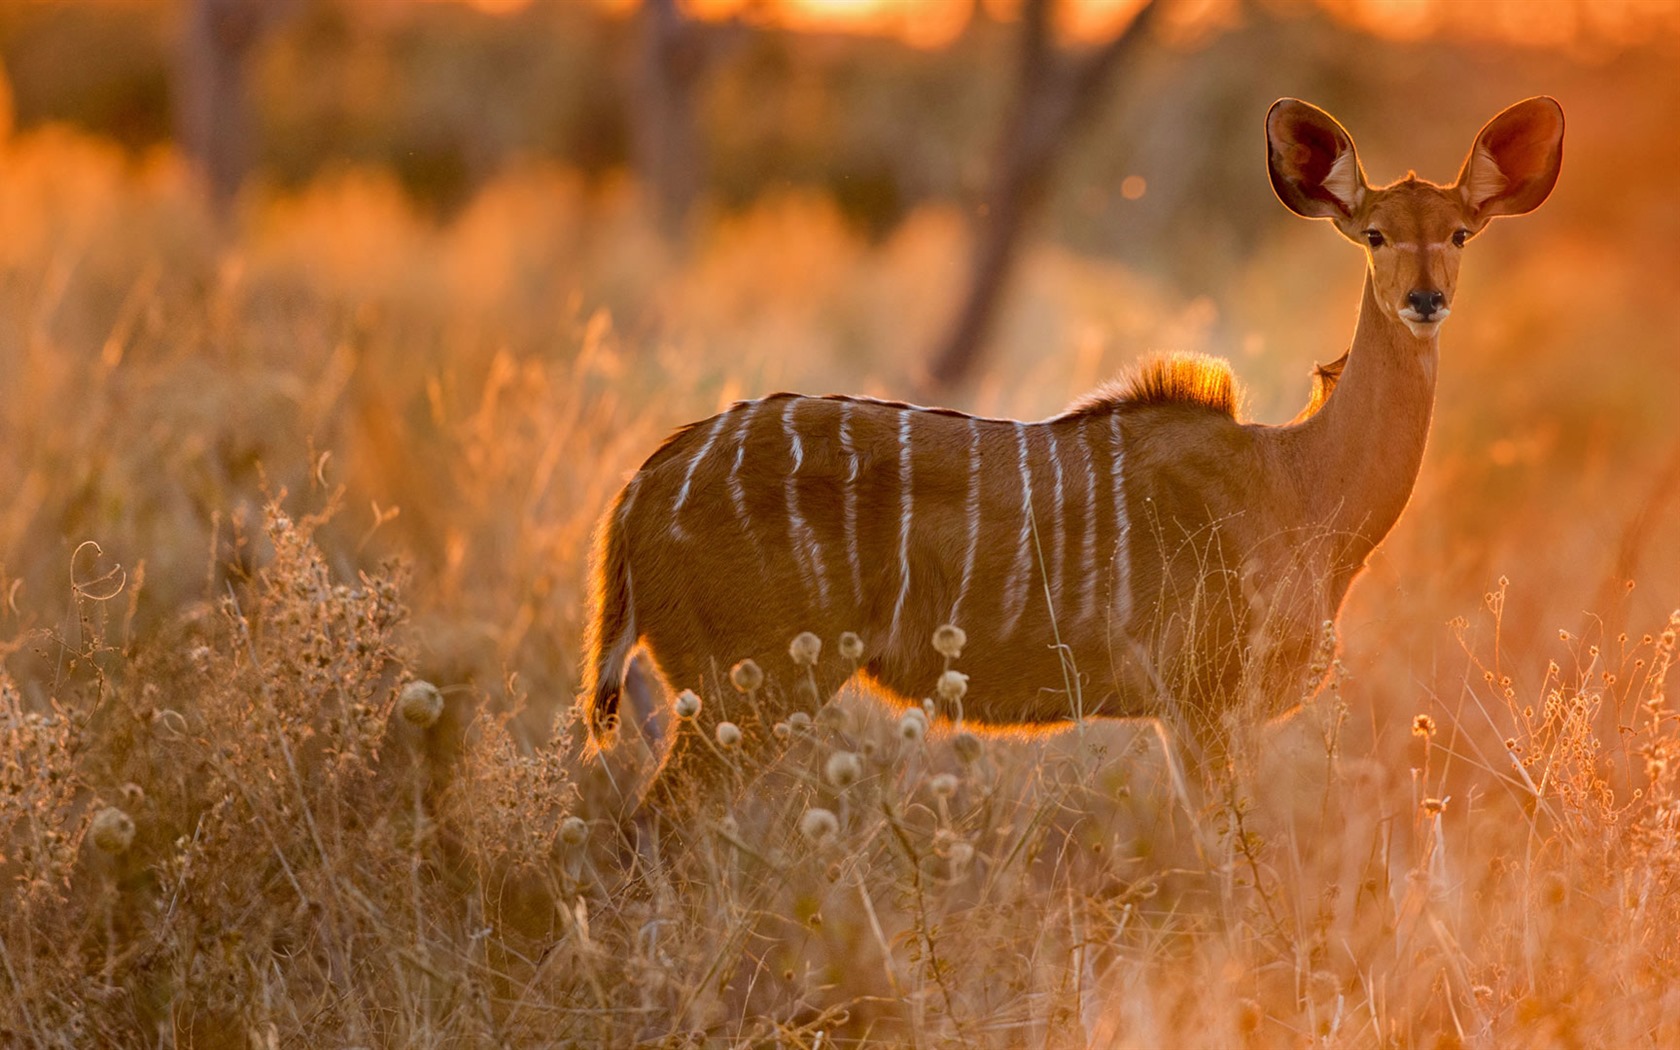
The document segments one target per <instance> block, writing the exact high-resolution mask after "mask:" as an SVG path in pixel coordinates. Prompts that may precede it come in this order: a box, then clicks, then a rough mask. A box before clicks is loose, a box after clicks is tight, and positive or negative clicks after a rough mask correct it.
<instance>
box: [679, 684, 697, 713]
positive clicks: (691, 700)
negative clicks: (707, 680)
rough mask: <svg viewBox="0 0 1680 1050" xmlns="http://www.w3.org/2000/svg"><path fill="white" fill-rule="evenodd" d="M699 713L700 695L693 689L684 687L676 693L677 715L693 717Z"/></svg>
mask: <svg viewBox="0 0 1680 1050" xmlns="http://www.w3.org/2000/svg"><path fill="white" fill-rule="evenodd" d="M699 713H700V697H698V696H697V695H695V692H694V690H692V689H684V690H683V691H682V692H680V693H678V694H677V717H678V718H693V717H694V716H695V715H697V714H699Z"/></svg>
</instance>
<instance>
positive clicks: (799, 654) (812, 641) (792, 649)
mask: <svg viewBox="0 0 1680 1050" xmlns="http://www.w3.org/2000/svg"><path fill="white" fill-rule="evenodd" d="M788 655H789V656H791V657H793V662H794V663H796V664H798V665H799V666H800V667H815V666H817V657H819V656H821V655H822V639H821V638H818V637H817V636H816V635H814V634H812V633H811V632H810V631H800V632H799V634H798V635H796V636H795V637H794V639H793V642H792V644H790V645H789V646H788Z"/></svg>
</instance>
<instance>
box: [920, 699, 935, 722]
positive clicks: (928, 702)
mask: <svg viewBox="0 0 1680 1050" xmlns="http://www.w3.org/2000/svg"><path fill="white" fill-rule="evenodd" d="M922 714H924V715H927V716H928V723H929V724H930V725H931V724H932V723H933V697H931V696H924V697H922Z"/></svg>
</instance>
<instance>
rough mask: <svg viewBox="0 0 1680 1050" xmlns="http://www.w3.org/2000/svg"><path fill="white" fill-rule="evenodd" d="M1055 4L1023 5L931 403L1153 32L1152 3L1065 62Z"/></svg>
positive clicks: (961, 363) (969, 349)
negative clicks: (1104, 103)
mask: <svg viewBox="0 0 1680 1050" xmlns="http://www.w3.org/2000/svg"><path fill="white" fill-rule="evenodd" d="M1051 3H1052V0H1026V3H1025V4H1023V5H1022V9H1021V36H1020V40H1021V49H1020V58H1019V61H1018V66H1017V74H1016V89H1015V100H1014V103H1013V104H1012V106H1011V109H1010V115H1009V117H1008V118H1007V119H1006V120H1005V122H1004V127H1003V133H1002V135H1001V137H1000V139H999V142H998V149H997V159H996V162H995V164H994V167H993V175H992V183H991V186H990V188H989V189H988V190H987V193H986V196H985V199H984V204H983V205H982V208H981V212H980V223H979V229H978V230H977V232H976V236H975V243H974V256H973V259H974V261H973V265H972V267H971V268H970V271H969V282H968V291H967V292H966V293H965V294H964V296H963V299H962V304H961V306H960V307H959V308H958V310H957V314H956V317H955V318H954V319H953V321H952V323H951V326H950V328H949V329H947V331H946V334H945V337H944V338H943V339H942V340H940V342H939V344H938V346H937V347H936V349H935V351H934V353H933V356H932V359H931V363H930V364H929V367H928V374H927V379H926V382H927V385H928V386H929V388H930V389H929V391H928V392H929V393H933V392H938V391H944V390H949V389H951V388H953V387H955V386H958V385H959V384H961V383H962V382H963V381H964V380H965V379H967V378H968V376H969V375H970V374H971V373H972V372H973V370H974V366H975V365H976V363H977V362H978V360H979V358H980V354H981V351H982V350H983V349H984V347H985V342H986V338H987V336H989V335H990V334H991V329H992V325H993V323H994V322H995V321H996V319H997V315H998V310H999V308H1000V306H1001V304H1002V299H1003V293H1004V288H1005V286H1006V285H1007V283H1008V280H1009V275H1010V273H1011V271H1012V270H1013V269H1014V265H1015V257H1016V249H1017V247H1018V246H1019V244H1020V239H1021V233H1022V231H1023V230H1024V229H1025V227H1026V223H1027V220H1028V218H1029V217H1030V216H1031V215H1032V213H1033V212H1034V211H1036V210H1037V208H1038V206H1039V205H1040V204H1041V203H1042V202H1043V199H1044V195H1045V191H1046V189H1047V188H1048V187H1049V185H1050V182H1051V178H1052V176H1053V175H1054V172H1055V166H1056V163H1057V161H1058V160H1060V158H1061V156H1062V155H1063V153H1064V152H1065V151H1066V147H1067V145H1068V144H1069V142H1070V141H1071V139H1072V137H1073V135H1074V134H1076V133H1077V131H1078V128H1079V126H1080V125H1082V124H1083V123H1085V122H1086V121H1087V120H1088V119H1089V118H1090V116H1091V114H1092V113H1093V112H1094V111H1095V110H1096V107H1097V105H1098V103H1099V102H1100V101H1101V99H1102V98H1103V96H1104V94H1105V91H1106V88H1107V86H1108V84H1109V81H1110V80H1111V78H1112V74H1113V72H1114V70H1115V69H1117V68H1119V66H1120V65H1121V63H1122V60H1124V59H1126V58H1128V57H1130V56H1131V54H1132V53H1133V52H1134V51H1135V50H1136V47H1137V44H1138V42H1139V41H1140V40H1142V39H1144V38H1145V37H1146V36H1147V34H1148V30H1149V27H1150V25H1151V24H1152V23H1153V20H1154V16H1155V10H1156V7H1157V4H1156V3H1155V2H1154V0H1149V2H1148V3H1146V4H1145V5H1144V7H1143V9H1142V10H1140V11H1139V12H1138V14H1137V17H1136V18H1134V19H1133V20H1132V21H1131V23H1130V24H1128V25H1127V26H1126V28H1125V29H1123V30H1121V31H1120V32H1119V33H1118V34H1116V35H1115V36H1114V37H1113V38H1112V39H1110V40H1108V41H1107V42H1105V43H1103V44H1102V45H1101V46H1099V47H1097V48H1096V49H1095V50H1093V51H1090V52H1088V53H1086V54H1084V55H1079V56H1072V55H1064V54H1062V53H1061V52H1060V51H1059V50H1058V49H1057V47H1056V45H1055V43H1054V40H1053V36H1054V34H1053V29H1052V27H1051V25H1050V15H1051Z"/></svg>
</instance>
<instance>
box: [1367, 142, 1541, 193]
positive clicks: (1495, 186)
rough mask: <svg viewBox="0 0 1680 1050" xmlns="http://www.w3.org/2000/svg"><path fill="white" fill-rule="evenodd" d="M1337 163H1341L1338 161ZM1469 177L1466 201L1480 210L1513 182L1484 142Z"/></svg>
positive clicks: (1465, 188) (1476, 152)
mask: <svg viewBox="0 0 1680 1050" xmlns="http://www.w3.org/2000/svg"><path fill="white" fill-rule="evenodd" d="M1336 163H1337V164H1340V163H1341V161H1340V160H1339V159H1338V160H1337V162H1336ZM1469 175H1470V177H1469V178H1468V179H1466V180H1465V181H1464V200H1465V203H1467V204H1469V205H1470V207H1472V208H1480V207H1481V206H1482V205H1483V204H1486V203H1487V202H1488V201H1489V200H1492V199H1493V198H1494V197H1497V196H1498V195H1499V194H1500V193H1501V192H1503V191H1504V189H1505V187H1506V186H1509V185H1510V184H1511V180H1510V179H1507V178H1506V177H1505V173H1504V172H1502V171H1500V170H1499V162H1498V161H1496V160H1494V159H1493V152H1492V151H1491V150H1489V149H1488V148H1487V144H1486V143H1483V142H1478V143H1476V149H1475V151H1474V152H1473V153H1472V154H1471V156H1470V172H1469Z"/></svg>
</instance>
